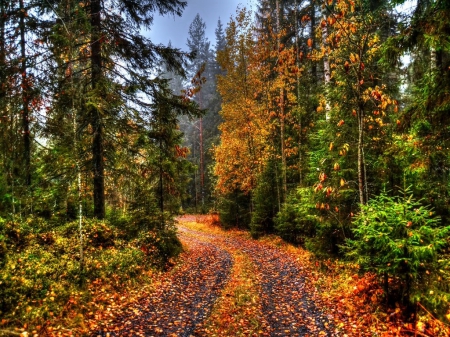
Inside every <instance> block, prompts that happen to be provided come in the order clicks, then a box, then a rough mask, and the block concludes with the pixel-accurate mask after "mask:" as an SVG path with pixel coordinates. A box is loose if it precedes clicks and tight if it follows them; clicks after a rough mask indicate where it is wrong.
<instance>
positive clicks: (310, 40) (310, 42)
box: [307, 39, 313, 48]
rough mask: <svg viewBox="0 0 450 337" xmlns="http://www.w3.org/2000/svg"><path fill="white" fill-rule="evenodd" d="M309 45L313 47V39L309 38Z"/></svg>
mask: <svg viewBox="0 0 450 337" xmlns="http://www.w3.org/2000/svg"><path fill="white" fill-rule="evenodd" d="M307 44H308V47H309V48H311V47H312V45H313V40H312V39H308V41H307Z"/></svg>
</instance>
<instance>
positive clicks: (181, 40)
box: [147, 0, 252, 49]
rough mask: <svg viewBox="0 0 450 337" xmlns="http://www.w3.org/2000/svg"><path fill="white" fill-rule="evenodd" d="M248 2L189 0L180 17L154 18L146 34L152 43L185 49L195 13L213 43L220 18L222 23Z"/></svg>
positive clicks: (238, 0) (239, 0) (244, 0)
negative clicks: (200, 19)
mask: <svg viewBox="0 0 450 337" xmlns="http://www.w3.org/2000/svg"><path fill="white" fill-rule="evenodd" d="M251 2H252V1H250V0H228V1H221V0H190V1H187V3H188V4H187V6H186V8H185V9H184V11H183V15H182V16H181V17H178V16H174V15H166V16H156V17H155V19H154V23H153V26H152V29H151V31H150V32H149V33H148V34H147V35H148V36H149V37H150V38H151V39H152V41H153V42H155V43H162V44H167V43H168V42H169V41H170V42H171V44H172V46H174V47H176V48H181V49H186V39H187V37H188V30H189V25H190V24H191V22H192V20H194V18H195V16H196V15H197V13H198V14H199V15H200V17H201V18H202V19H203V20H204V21H205V23H206V36H207V38H208V39H209V41H214V29H215V28H216V26H217V20H218V19H219V18H220V19H221V20H222V22H223V23H226V22H228V21H229V19H230V16H231V15H233V16H235V15H236V9H237V7H238V6H240V7H243V6H246V7H249V6H250V5H251V4H250V3H251Z"/></svg>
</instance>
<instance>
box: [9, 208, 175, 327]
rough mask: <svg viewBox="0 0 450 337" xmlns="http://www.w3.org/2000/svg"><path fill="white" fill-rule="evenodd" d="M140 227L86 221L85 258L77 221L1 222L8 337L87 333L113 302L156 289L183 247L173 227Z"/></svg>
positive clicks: (148, 224)
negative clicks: (147, 287) (146, 287)
mask: <svg viewBox="0 0 450 337" xmlns="http://www.w3.org/2000/svg"><path fill="white" fill-rule="evenodd" d="M141 225H142V224H141ZM134 227H136V226H135V224H134V223H133V219H127V220H125V221H119V222H115V223H114V224H111V223H110V222H108V221H99V220H85V221H84V222H83V231H82V233H83V256H81V251H80V238H79V232H78V222H77V221H74V222H69V223H63V224H61V225H57V224H54V223H53V224H52V223H49V222H48V221H45V220H43V219H41V218H36V217H30V218H28V219H25V220H22V221H17V220H16V221H12V220H5V219H1V218H0V316H1V317H2V320H1V321H0V335H10V334H18V333H21V332H22V331H23V332H25V331H28V332H32V334H38V335H57V334H63V335H71V334H72V335H80V334H83V333H85V332H86V331H87V330H88V329H89V320H90V319H92V318H95V317H93V315H94V312H95V309H96V307H98V306H101V305H102V302H103V301H104V300H105V299H106V298H110V297H111V296H112V297H113V299H114V300H117V301H119V300H120V298H121V297H123V299H124V298H125V297H126V296H123V295H124V292H126V291H132V290H133V289H134V288H136V287H142V285H143V284H151V282H152V278H153V275H154V273H155V272H156V271H157V270H158V269H161V268H163V267H164V266H165V265H166V264H167V263H169V262H170V259H171V258H172V257H173V256H176V255H177V254H178V253H179V252H180V251H181V244H180V243H179V241H178V238H177V237H176V232H175V227H174V225H173V223H170V222H165V224H164V226H162V228H161V227H159V228H156V227H155V226H154V225H153V224H151V223H150V221H149V222H148V223H147V226H146V227H147V228H146V229H145V230H143V229H138V230H136V231H130V229H132V228H134ZM121 293H122V295H120V294H121ZM106 294H108V296H106ZM125 295H126V294H125Z"/></svg>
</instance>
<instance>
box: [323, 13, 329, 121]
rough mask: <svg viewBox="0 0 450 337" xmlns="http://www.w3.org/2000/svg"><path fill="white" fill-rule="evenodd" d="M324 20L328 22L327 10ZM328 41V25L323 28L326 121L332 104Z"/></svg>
mask: <svg viewBox="0 0 450 337" xmlns="http://www.w3.org/2000/svg"><path fill="white" fill-rule="evenodd" d="M322 20H325V22H326V20H327V16H326V14H325V10H324V11H323V12H322ZM327 39H328V28H327V25H326V24H325V25H323V27H322V44H323V46H324V48H325V54H324V56H323V72H324V84H325V100H326V104H325V119H326V120H327V121H328V120H330V110H331V107H330V102H329V99H328V86H329V84H330V81H331V70H330V60H329V59H328V53H327V51H326V46H327V44H328V43H327Z"/></svg>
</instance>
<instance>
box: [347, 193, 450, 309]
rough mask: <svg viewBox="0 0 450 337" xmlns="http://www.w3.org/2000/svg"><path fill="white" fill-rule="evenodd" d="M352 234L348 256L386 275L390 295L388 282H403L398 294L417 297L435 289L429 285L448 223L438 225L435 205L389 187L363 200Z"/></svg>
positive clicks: (449, 229) (409, 298)
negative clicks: (391, 192) (394, 193)
mask: <svg viewBox="0 0 450 337" xmlns="http://www.w3.org/2000/svg"><path fill="white" fill-rule="evenodd" d="M352 231H353V233H354V236H355V237H354V239H353V240H348V241H347V244H348V248H349V252H348V256H349V257H351V258H353V259H355V260H356V261H357V263H359V265H360V266H361V268H362V269H363V270H365V271H371V272H375V273H376V274H378V275H380V276H383V278H384V286H385V291H386V294H387V297H389V282H390V281H391V283H394V281H396V282H397V283H399V284H400V289H402V293H401V294H400V297H402V298H403V300H404V302H405V303H406V304H407V303H414V302H416V301H417V300H419V299H421V297H423V296H424V295H423V294H425V291H427V292H428V293H427V294H428V295H427V296H431V297H432V296H433V294H434V293H435V292H434V291H433V290H430V289H427V287H428V285H429V284H430V283H429V282H428V281H426V280H429V279H430V277H434V278H436V277H438V276H437V275H436V272H437V269H438V261H437V257H438V254H439V253H440V251H441V249H442V248H443V247H444V246H446V245H447V241H446V237H447V235H448V233H449V232H450V227H449V226H447V227H442V226H440V219H439V218H438V217H435V216H433V212H432V210H431V209H430V208H429V207H427V206H424V205H422V204H421V203H420V202H419V201H416V200H414V199H413V197H412V195H410V194H409V193H408V192H405V193H404V195H403V196H400V197H390V196H388V195H386V193H382V194H381V195H380V196H378V197H376V198H374V199H372V200H370V201H369V203H368V204H367V205H362V206H361V211H360V213H359V214H358V215H357V216H356V217H355V219H354V222H353V228H352Z"/></svg>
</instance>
